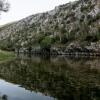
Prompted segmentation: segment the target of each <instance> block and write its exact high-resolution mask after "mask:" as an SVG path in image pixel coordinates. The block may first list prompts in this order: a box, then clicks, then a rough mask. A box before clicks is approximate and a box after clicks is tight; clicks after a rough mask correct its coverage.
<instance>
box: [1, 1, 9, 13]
mask: <svg viewBox="0 0 100 100" xmlns="http://www.w3.org/2000/svg"><path fill="white" fill-rule="evenodd" d="M9 7H10V5H9V3H8V2H7V1H5V0H0V11H1V12H7V11H8V10H9Z"/></svg>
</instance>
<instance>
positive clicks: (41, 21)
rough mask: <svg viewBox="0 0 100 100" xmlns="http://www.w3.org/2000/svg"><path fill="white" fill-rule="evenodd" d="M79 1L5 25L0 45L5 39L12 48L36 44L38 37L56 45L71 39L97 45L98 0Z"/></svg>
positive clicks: (99, 30)
mask: <svg viewBox="0 0 100 100" xmlns="http://www.w3.org/2000/svg"><path fill="white" fill-rule="evenodd" d="M83 1H84V2H82V1H81V0H79V1H75V2H70V3H67V4H64V5H60V6H58V7H55V9H54V10H51V11H48V12H45V13H39V14H36V15H31V16H29V17H27V18H24V19H22V20H20V21H17V22H14V23H11V24H8V25H5V26H3V27H1V29H0V41H1V43H4V44H6V43H8V41H9V43H8V44H7V46H9V45H10V46H11V47H13V48H15V47H28V46H29V44H31V46H34V44H39V43H40V42H41V41H40V40H39V39H40V37H42V40H43V39H44V38H45V37H49V38H53V39H54V40H55V42H53V44H58V45H59V43H61V44H64V45H67V46H68V45H70V43H72V42H73V41H77V42H78V44H81V43H83V42H84V41H87V42H95V43H96V42H98V44H99V40H100V8H99V7H100V0H97V1H96V0H83ZM43 37H44V38H43ZM94 37H95V38H94ZM74 43H75V42H74ZM90 44H91V43H90ZM10 46H9V48H10ZM86 46H87V44H86ZM0 47H2V45H1V46H0ZM4 48H6V47H4Z"/></svg>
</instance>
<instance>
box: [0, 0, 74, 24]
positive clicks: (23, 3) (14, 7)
mask: <svg viewBox="0 0 100 100" xmlns="http://www.w3.org/2000/svg"><path fill="white" fill-rule="evenodd" d="M8 1H9V3H10V5H11V7H10V10H9V12H7V13H2V14H1V16H0V25H3V24H6V23H9V22H12V21H16V20H20V19H22V18H25V17H27V16H29V15H32V14H36V13H40V12H45V11H48V10H52V9H54V8H55V6H58V5H60V4H65V3H67V2H70V1H75V0H8Z"/></svg>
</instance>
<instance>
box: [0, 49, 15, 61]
mask: <svg viewBox="0 0 100 100" xmlns="http://www.w3.org/2000/svg"><path fill="white" fill-rule="evenodd" d="M13 58H15V54H14V52H8V51H2V50H0V61H4V60H9V59H13Z"/></svg>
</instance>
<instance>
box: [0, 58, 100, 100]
mask: <svg viewBox="0 0 100 100" xmlns="http://www.w3.org/2000/svg"><path fill="white" fill-rule="evenodd" d="M65 60H66V61H65ZM93 62H96V63H98V64H97V65H96V66H98V65H99V61H98V60H88V61H85V60H81V59H80V60H74V59H73V60H70V59H63V60H62V58H60V59H56V60H55V59H51V61H50V60H49V61H48V60H43V59H42V61H39V62H38V61H34V60H32V59H31V60H15V61H12V62H7V63H3V64H1V65H0V69H1V70H0V76H1V77H2V78H4V79H6V80H7V81H10V82H13V83H17V84H20V85H21V86H22V87H25V88H26V89H29V90H31V91H33V90H34V91H39V92H42V93H44V94H45V95H51V96H53V97H55V98H58V99H59V100H94V99H95V100H100V71H99V70H97V69H95V68H91V65H90V63H91V64H92V63H93ZM93 64H94V63H93ZM65 98H66V99H65Z"/></svg>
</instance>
